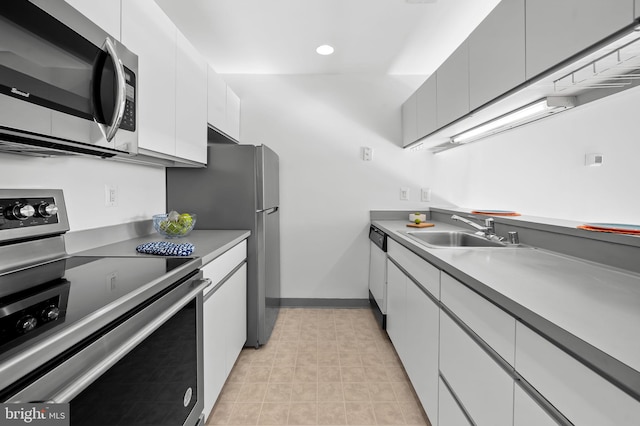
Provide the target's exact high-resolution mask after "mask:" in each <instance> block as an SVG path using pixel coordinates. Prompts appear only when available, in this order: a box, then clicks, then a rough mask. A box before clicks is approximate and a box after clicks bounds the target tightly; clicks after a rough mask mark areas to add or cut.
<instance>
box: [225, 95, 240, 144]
mask: <svg viewBox="0 0 640 426" xmlns="http://www.w3.org/2000/svg"><path fill="white" fill-rule="evenodd" d="M227 134H228V135H229V136H231V137H232V138H233V139H235V140H237V141H239V140H240V98H239V97H238V95H236V93H235V92H234V91H233V90H231V87H229V86H227Z"/></svg>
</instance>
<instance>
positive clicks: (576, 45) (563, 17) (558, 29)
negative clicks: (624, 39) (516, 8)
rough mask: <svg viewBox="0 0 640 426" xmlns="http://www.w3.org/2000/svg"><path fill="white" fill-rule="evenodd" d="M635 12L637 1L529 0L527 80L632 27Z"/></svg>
mask: <svg viewBox="0 0 640 426" xmlns="http://www.w3.org/2000/svg"><path fill="white" fill-rule="evenodd" d="M636 2H637V0H636ZM633 9H634V3H633V0H563V1H557V0H535V1H532V0H529V1H527V2H526V12H525V13H526V24H525V25H526V55H527V79H529V78H532V77H534V76H536V75H537V74H539V73H541V72H543V71H545V70H547V69H549V68H551V67H553V66H554V65H556V64H558V63H560V62H562V61H563V60H565V59H567V58H569V57H571V56H572V55H575V54H576V53H578V52H580V51H582V50H583V49H586V48H587V47H589V46H591V45H593V44H594V43H596V42H598V41H600V40H602V39H603V38H605V37H607V36H609V35H611V34H613V33H614V32H616V31H617V30H619V29H621V28H623V27H625V26H626V25H630V24H631V23H632V21H633V16H634V10H633ZM636 12H637V10H636Z"/></svg>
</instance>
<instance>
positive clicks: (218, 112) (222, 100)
mask: <svg viewBox="0 0 640 426" xmlns="http://www.w3.org/2000/svg"><path fill="white" fill-rule="evenodd" d="M207 97H208V99H207V122H208V123H209V125H210V126H213V127H215V128H216V129H218V130H221V131H223V132H225V130H224V129H225V127H226V125H227V82H226V81H224V79H223V78H222V77H221V76H220V74H218V73H217V72H215V70H214V69H213V68H211V67H210V66H209V67H208V69H207ZM225 133H226V132H225Z"/></svg>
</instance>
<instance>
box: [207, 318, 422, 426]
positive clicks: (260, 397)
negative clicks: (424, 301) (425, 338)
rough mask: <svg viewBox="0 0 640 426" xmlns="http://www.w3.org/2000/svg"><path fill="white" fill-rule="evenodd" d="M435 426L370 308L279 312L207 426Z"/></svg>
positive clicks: (234, 374) (239, 365)
mask: <svg viewBox="0 0 640 426" xmlns="http://www.w3.org/2000/svg"><path fill="white" fill-rule="evenodd" d="M404 424H409V425H429V421H428V419H427V417H426V416H425V414H424V411H423V410H422V407H421V405H420V403H419V401H418V399H417V397H416V396H415V392H414V391H413V388H412V387H411V384H410V382H409V380H408V378H407V376H406V373H405V371H404V369H403V368H402V364H401V363H400V360H399V359H398V356H397V354H396V352H395V350H394V348H393V346H392V345H391V342H390V341H389V338H388V336H387V334H386V333H385V332H384V331H382V330H380V328H379V327H378V325H377V323H376V322H375V319H374V317H373V314H372V313H371V310H369V309H299V308H286V309H281V311H280V314H279V316H278V320H277V322H276V325H275V328H274V331H273V334H272V336H271V338H270V340H269V342H268V343H267V344H266V345H264V346H262V347H261V348H260V349H257V350H256V349H252V348H246V349H243V350H242V353H241V354H240V357H239V358H238V360H237V362H236V364H235V366H234V368H233V370H232V371H231V374H230V375H229V378H228V380H227V382H226V383H225V385H224V388H223V389H222V393H221V394H220V397H219V398H218V401H217V403H216V405H215V407H214V408H213V411H212V412H211V415H210V416H209V419H208V420H207V425H404Z"/></svg>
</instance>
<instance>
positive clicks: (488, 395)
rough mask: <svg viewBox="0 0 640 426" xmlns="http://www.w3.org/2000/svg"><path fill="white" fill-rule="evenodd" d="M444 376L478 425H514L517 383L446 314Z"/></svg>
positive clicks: (442, 341)
mask: <svg viewBox="0 0 640 426" xmlns="http://www.w3.org/2000/svg"><path fill="white" fill-rule="evenodd" d="M440 374H441V375H442V376H443V377H444V378H445V380H446V381H447V382H448V383H449V385H450V386H451V389H452V390H453V392H454V393H455V394H456V396H457V397H458V399H459V400H460V402H461V403H462V405H463V406H464V407H465V409H466V410H467V413H468V414H469V415H470V417H471V418H472V419H473V421H474V423H475V424H477V425H478V426H483V425H487V426H501V425H505V426H507V425H508V426H512V425H513V386H514V382H513V379H512V378H511V376H509V375H508V374H507V373H506V372H505V371H504V370H503V369H502V367H500V366H499V365H498V364H497V363H496V362H495V361H494V360H493V359H492V358H491V357H490V356H489V355H488V354H487V353H486V352H485V351H484V349H482V348H481V347H480V346H479V345H478V344H477V343H476V342H475V341H473V340H472V339H471V337H469V336H468V335H467V333H466V332H465V331H463V330H462V329H461V328H460V327H459V326H458V325H457V324H456V323H455V322H454V321H453V320H452V319H451V318H450V317H449V316H448V315H447V314H446V313H445V312H444V311H442V310H441V311H440Z"/></svg>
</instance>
